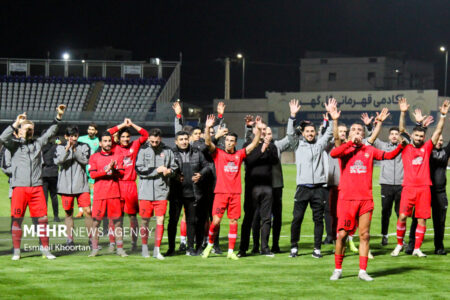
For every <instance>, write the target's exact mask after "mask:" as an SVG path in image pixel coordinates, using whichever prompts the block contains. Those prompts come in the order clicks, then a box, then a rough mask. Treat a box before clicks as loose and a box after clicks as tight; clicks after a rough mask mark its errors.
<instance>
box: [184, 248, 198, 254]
mask: <svg viewBox="0 0 450 300" xmlns="http://www.w3.org/2000/svg"><path fill="white" fill-rule="evenodd" d="M186 255H187V256H198V251H195V250H194V248H188V249H187V250H186Z"/></svg>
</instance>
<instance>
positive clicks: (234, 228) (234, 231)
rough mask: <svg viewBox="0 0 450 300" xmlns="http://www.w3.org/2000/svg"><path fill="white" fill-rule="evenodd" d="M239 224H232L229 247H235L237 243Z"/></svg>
mask: <svg viewBox="0 0 450 300" xmlns="http://www.w3.org/2000/svg"><path fill="white" fill-rule="evenodd" d="M237 231H238V225H237V223H236V224H230V232H229V233H228V249H234V244H236V238H237Z"/></svg>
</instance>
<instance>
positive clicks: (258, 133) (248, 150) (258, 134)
mask: <svg viewBox="0 0 450 300" xmlns="http://www.w3.org/2000/svg"><path fill="white" fill-rule="evenodd" d="M255 124H256V125H255V126H256V128H257V129H258V130H257V131H256V133H255V137H254V138H253V140H252V142H251V143H250V145H248V146H247V147H245V152H246V153H247V154H250V153H251V152H252V151H253V150H254V149H255V148H256V147H257V146H258V144H259V142H260V139H261V129H262V126H263V124H262V123H261V117H260V116H257V117H256V118H255Z"/></svg>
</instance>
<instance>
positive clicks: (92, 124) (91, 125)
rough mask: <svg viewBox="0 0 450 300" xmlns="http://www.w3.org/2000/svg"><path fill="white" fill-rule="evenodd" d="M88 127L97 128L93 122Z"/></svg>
mask: <svg viewBox="0 0 450 300" xmlns="http://www.w3.org/2000/svg"><path fill="white" fill-rule="evenodd" d="M89 127H94V128H95V130H97V124H95V123H90V124H89V126H88V128H89Z"/></svg>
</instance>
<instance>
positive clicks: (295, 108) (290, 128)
mask: <svg viewBox="0 0 450 300" xmlns="http://www.w3.org/2000/svg"><path fill="white" fill-rule="evenodd" d="M301 107H302V106H301V105H300V104H298V100H296V99H292V100H291V101H289V110H290V112H291V115H290V117H289V120H288V125H287V130H286V135H287V136H288V140H289V144H290V145H291V148H292V149H293V150H294V151H295V150H296V149H297V147H298V139H297V138H296V137H295V129H294V121H295V116H296V115H297V113H298V112H299V111H300V108H301Z"/></svg>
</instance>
